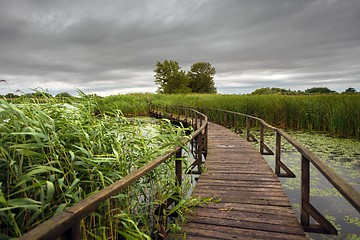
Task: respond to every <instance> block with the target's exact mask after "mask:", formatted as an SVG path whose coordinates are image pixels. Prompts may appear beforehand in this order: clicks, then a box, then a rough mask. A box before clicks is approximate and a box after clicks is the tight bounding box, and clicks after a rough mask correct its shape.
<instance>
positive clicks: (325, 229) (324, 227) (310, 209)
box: [201, 108, 360, 234]
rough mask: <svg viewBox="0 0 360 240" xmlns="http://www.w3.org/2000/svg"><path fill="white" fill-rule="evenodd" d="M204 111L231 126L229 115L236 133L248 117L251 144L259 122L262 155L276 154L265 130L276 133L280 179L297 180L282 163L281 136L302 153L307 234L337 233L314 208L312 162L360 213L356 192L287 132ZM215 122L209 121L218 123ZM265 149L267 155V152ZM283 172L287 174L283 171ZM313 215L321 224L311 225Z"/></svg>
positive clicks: (358, 196) (304, 219)
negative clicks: (254, 130) (265, 138)
mask: <svg viewBox="0 0 360 240" xmlns="http://www.w3.org/2000/svg"><path fill="white" fill-rule="evenodd" d="M201 110H202V111H203V112H205V113H208V112H209V111H216V112H220V113H222V114H223V115H224V116H223V119H224V122H223V123H221V121H217V122H218V123H220V124H222V125H224V126H227V125H228V126H229V124H228V122H227V115H228V114H231V115H233V116H234V117H233V126H232V127H234V129H235V132H238V126H237V116H242V117H245V118H246V139H247V140H248V141H257V140H256V139H255V137H254V135H252V134H251V133H250V128H251V120H253V121H257V122H258V123H259V127H260V152H261V153H262V154H273V153H272V151H271V150H270V148H268V147H267V146H266V145H265V143H264V131H263V130H264V127H266V128H267V129H270V130H273V131H275V133H276V146H275V173H276V174H277V175H278V176H279V177H295V174H294V173H293V172H292V171H291V170H290V169H289V168H288V167H287V166H286V165H285V164H284V163H283V162H282V161H281V137H283V138H284V139H285V140H287V141H288V142H289V143H290V144H291V145H292V146H294V147H295V148H296V149H297V151H298V152H299V153H300V154H301V156H302V157H301V179H302V180H301V216H300V220H301V224H302V226H303V227H304V230H305V231H308V232H322V233H328V234H337V230H336V229H335V227H334V226H333V225H332V224H331V223H330V222H329V221H328V220H327V219H326V218H325V217H324V216H323V215H322V214H321V213H320V212H318V211H317V210H316V209H315V207H314V206H313V205H311V203H310V163H312V164H313V165H314V166H315V167H316V168H317V169H318V170H319V172H320V173H321V174H322V175H323V176H324V177H325V178H326V179H327V180H328V181H329V182H330V183H331V184H332V185H333V186H334V187H335V188H336V189H337V190H338V191H339V192H340V193H341V195H342V196H344V198H345V199H346V200H347V201H348V202H349V203H350V204H351V205H352V206H353V207H354V208H355V209H356V210H357V211H358V212H360V194H359V192H357V191H356V190H355V189H354V188H353V187H352V186H351V185H350V184H349V183H347V182H346V181H345V180H343V179H342V178H341V177H340V176H339V175H338V174H337V173H336V172H335V171H334V170H333V169H331V168H330V167H329V166H328V165H326V164H325V163H324V162H323V161H322V160H321V159H320V158H319V157H317V156H316V155H315V154H314V153H313V152H311V151H310V150H308V149H307V148H306V147H305V146H304V145H302V144H301V143H299V142H298V141H296V140H295V139H293V138H292V137H291V136H290V135H289V134H287V133H286V132H285V131H283V130H281V129H279V128H276V127H274V126H272V125H270V124H268V123H267V122H265V121H264V120H263V119H261V118H258V117H254V116H251V115H248V114H243V113H238V112H233V111H228V110H222V109H216V108H208V109H201ZM217 119H218V116H216V119H209V121H211V120H217ZM265 150H266V152H265ZM281 169H282V170H284V171H285V173H281V172H280V171H281ZM310 216H311V217H313V218H314V219H315V220H316V221H317V222H318V223H319V225H310Z"/></svg>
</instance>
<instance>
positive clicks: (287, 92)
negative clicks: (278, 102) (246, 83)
mask: <svg viewBox="0 0 360 240" xmlns="http://www.w3.org/2000/svg"><path fill="white" fill-rule="evenodd" d="M251 94H253V95H262V94H283V95H291V94H298V93H297V92H296V91H292V90H290V89H284V88H276V87H273V88H269V87H265V88H258V89H256V90H255V91H253V92H252V93H251Z"/></svg>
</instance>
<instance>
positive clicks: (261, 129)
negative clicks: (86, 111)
mask: <svg viewBox="0 0 360 240" xmlns="http://www.w3.org/2000/svg"><path fill="white" fill-rule="evenodd" d="M259 127H260V153H261V154H264V124H262V122H260V121H259Z"/></svg>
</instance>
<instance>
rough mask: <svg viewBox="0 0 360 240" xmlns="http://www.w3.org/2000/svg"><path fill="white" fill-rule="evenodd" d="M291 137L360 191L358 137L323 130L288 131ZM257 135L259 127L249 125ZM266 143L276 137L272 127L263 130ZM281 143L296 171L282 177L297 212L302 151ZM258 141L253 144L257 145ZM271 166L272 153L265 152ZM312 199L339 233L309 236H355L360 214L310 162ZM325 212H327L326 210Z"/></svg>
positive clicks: (285, 158)
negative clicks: (341, 135)
mask: <svg viewBox="0 0 360 240" xmlns="http://www.w3.org/2000/svg"><path fill="white" fill-rule="evenodd" d="M287 132H288V133H289V135H291V136H292V137H293V138H294V139H296V140H297V141H299V142H301V143H302V144H304V145H305V147H306V148H308V149H310V150H311V151H313V152H314V153H315V154H316V155H317V156H319V157H320V158H321V159H322V160H323V161H325V162H326V163H327V164H329V165H330V166H331V168H333V169H334V170H335V171H336V172H337V173H338V174H339V175H340V176H341V177H342V178H344V179H345V180H346V181H347V182H348V183H350V184H351V185H352V186H353V187H354V188H355V189H357V190H358V191H360V182H359V179H360V167H359V164H360V141H358V140H357V139H346V138H337V137H332V136H329V135H328V134H326V133H319V132H303V131H287ZM252 133H253V134H254V135H255V136H256V138H257V139H259V131H258V130H256V129H252ZM264 140H265V144H266V145H268V146H269V147H271V148H273V149H274V146H275V138H274V134H273V132H271V131H265V139H264ZM281 143H282V146H281V147H282V153H281V159H282V161H283V162H284V163H285V164H286V165H287V166H288V167H289V168H290V169H291V170H292V171H293V172H294V173H295V174H296V176H297V178H281V179H280V180H281V182H282V184H283V186H284V188H285V191H286V193H287V194H288V196H289V200H290V202H291V204H292V206H293V209H294V211H295V212H296V214H297V215H298V216H299V215H300V205H299V203H300V202H301V198H300V189H301V182H300V176H301V169H300V166H301V155H300V154H299V153H298V152H297V151H296V150H295V149H294V147H292V146H291V145H290V144H289V143H287V142H286V141H285V140H284V141H282V142H281ZM258 145H259V144H258V143H254V146H255V147H257V148H259V146H258ZM264 157H265V159H266V160H267V161H268V163H269V165H270V166H271V167H272V168H274V164H275V160H274V156H264ZM310 172H311V174H310V176H311V181H310V182H311V188H310V196H311V200H310V201H311V203H312V204H313V205H314V206H316V208H317V209H318V210H319V211H320V212H321V213H323V214H324V215H326V218H327V219H329V221H331V222H332V223H333V224H334V226H335V227H336V228H337V230H338V231H339V235H338V236H329V235H322V234H308V237H310V238H311V239H344V238H345V239H358V238H360V234H359V232H358V229H359V226H358V225H357V224H358V223H359V222H358V221H359V218H360V214H359V213H358V212H357V211H354V210H353V207H352V206H351V205H350V204H349V203H348V202H347V201H346V200H345V199H344V198H343V197H342V195H341V194H340V193H339V192H338V191H337V190H336V189H335V188H334V187H333V186H332V185H331V184H330V183H329V182H328V180H326V179H325V178H324V177H323V176H322V175H321V174H320V173H319V172H318V170H317V169H316V168H315V167H314V166H312V165H311V169H310ZM325 213H326V214H325Z"/></svg>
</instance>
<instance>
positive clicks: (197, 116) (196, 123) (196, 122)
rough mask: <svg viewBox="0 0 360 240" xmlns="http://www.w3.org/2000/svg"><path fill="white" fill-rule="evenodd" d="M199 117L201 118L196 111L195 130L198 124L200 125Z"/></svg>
mask: <svg viewBox="0 0 360 240" xmlns="http://www.w3.org/2000/svg"><path fill="white" fill-rule="evenodd" d="M198 118H199V114H198V113H195V128H194V129H195V130H196V129H197V126H198Z"/></svg>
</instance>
